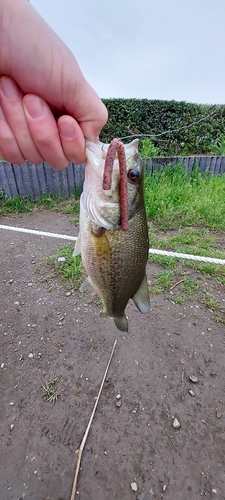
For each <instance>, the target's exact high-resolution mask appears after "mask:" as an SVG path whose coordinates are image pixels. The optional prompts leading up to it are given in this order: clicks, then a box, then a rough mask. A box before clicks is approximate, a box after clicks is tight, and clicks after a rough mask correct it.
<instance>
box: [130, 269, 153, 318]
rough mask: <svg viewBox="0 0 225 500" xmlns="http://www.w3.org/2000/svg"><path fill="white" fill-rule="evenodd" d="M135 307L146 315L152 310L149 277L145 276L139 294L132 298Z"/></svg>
mask: <svg viewBox="0 0 225 500" xmlns="http://www.w3.org/2000/svg"><path fill="white" fill-rule="evenodd" d="M132 299H133V301H134V303H135V305H136V306H137V308H138V309H139V311H140V312H141V313H142V314H146V313H147V312H149V310H150V298H149V291H148V283H147V276H146V274H145V276H144V278H143V280H142V282H141V284H140V286H139V288H138V290H137V292H136V293H135V294H134V295H133V297H132Z"/></svg>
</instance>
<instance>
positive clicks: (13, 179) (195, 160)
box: [0, 156, 225, 198]
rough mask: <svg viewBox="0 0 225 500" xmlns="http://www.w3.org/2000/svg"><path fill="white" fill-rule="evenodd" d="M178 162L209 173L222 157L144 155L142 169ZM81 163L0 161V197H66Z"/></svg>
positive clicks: (221, 164)
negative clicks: (54, 166) (58, 165)
mask: <svg viewBox="0 0 225 500" xmlns="http://www.w3.org/2000/svg"><path fill="white" fill-rule="evenodd" d="M180 161H182V162H183V163H184V164H185V165H186V166H187V169H188V172H189V173H191V172H192V170H193V167H194V165H195V164H197V165H198V168H199V171H200V172H205V171H207V172H208V174H209V175H222V174H224V173H225V156H187V157H184V156H182V157H173V158H169V157H168V158H160V157H157V158H148V159H147V160H146V161H145V166H146V170H147V171H148V172H149V173H150V175H151V173H152V172H153V171H154V170H158V169H160V168H163V167H164V166H165V165H169V164H171V165H175V164H176V163H178V162H180ZM84 168H85V164H82V165H75V164H74V163H70V165H69V166H68V167H67V168H66V169H65V170H60V171H59V170H58V171H56V170H53V169H52V168H51V167H49V165H48V164H46V163H41V164H39V165H34V164H32V163H28V162H26V163H24V164H23V165H12V164H11V163H8V162H4V161H3V162H0V197H1V192H3V193H4V194H5V195H6V196H8V197H9V198H12V197H13V196H16V195H18V196H19V197H20V198H24V197H26V196H29V197H31V198H40V197H41V196H42V195H43V194H44V193H47V194H48V193H51V194H54V195H59V196H64V197H65V198H69V197H70V196H71V195H72V194H74V192H75V190H76V189H79V190H82V187H83V182H84Z"/></svg>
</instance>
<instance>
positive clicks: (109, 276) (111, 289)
mask: <svg viewBox="0 0 225 500" xmlns="http://www.w3.org/2000/svg"><path fill="white" fill-rule="evenodd" d="M82 220H83V224H82V226H83V227H82V245H81V254H82V261H83V265H84V268H85V270H86V273H87V274H88V276H89V278H90V281H91V283H92V285H93V287H94V288H95V290H96V291H97V292H98V294H99V295H100V297H101V299H102V302H103V306H104V311H103V315H107V316H112V317H114V318H124V316H125V308H126V305H127V303H128V300H129V299H130V298H131V297H133V296H134V295H135V294H136V292H137V291H138V289H139V287H140V285H141V284H142V282H143V280H144V278H145V273H146V263H147V259H148V247H149V243H148V230H147V221H146V215H145V210H144V209H143V210H140V211H139V212H138V213H137V214H136V215H135V216H134V217H133V218H132V219H131V220H130V221H129V230H128V231H123V230H121V228H120V227H118V228H115V229H109V230H106V229H104V228H100V227H98V226H97V225H96V224H95V223H93V222H92V221H91V220H90V219H89V218H88V216H87V214H86V213H83V214H82ZM135 303H136V302H135ZM140 310H141V309H140ZM117 326H118V325H117ZM121 329H122V328H121ZM124 329H125V327H124Z"/></svg>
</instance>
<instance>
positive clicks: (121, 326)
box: [113, 315, 128, 332]
mask: <svg viewBox="0 0 225 500" xmlns="http://www.w3.org/2000/svg"><path fill="white" fill-rule="evenodd" d="M113 319H114V323H115V325H116V327H117V328H118V330H120V331H121V332H128V321H127V316H125V315H124V316H122V317H121V318H115V316H114V317H113Z"/></svg>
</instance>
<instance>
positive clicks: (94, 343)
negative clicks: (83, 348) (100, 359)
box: [87, 339, 98, 349]
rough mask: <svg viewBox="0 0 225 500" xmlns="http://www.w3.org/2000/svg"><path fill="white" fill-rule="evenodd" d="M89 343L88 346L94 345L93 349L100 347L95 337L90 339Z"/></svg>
mask: <svg viewBox="0 0 225 500" xmlns="http://www.w3.org/2000/svg"><path fill="white" fill-rule="evenodd" d="M87 345H88V347H92V348H93V349H97V347H98V344H97V342H95V340H93V339H88V340H87Z"/></svg>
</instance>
